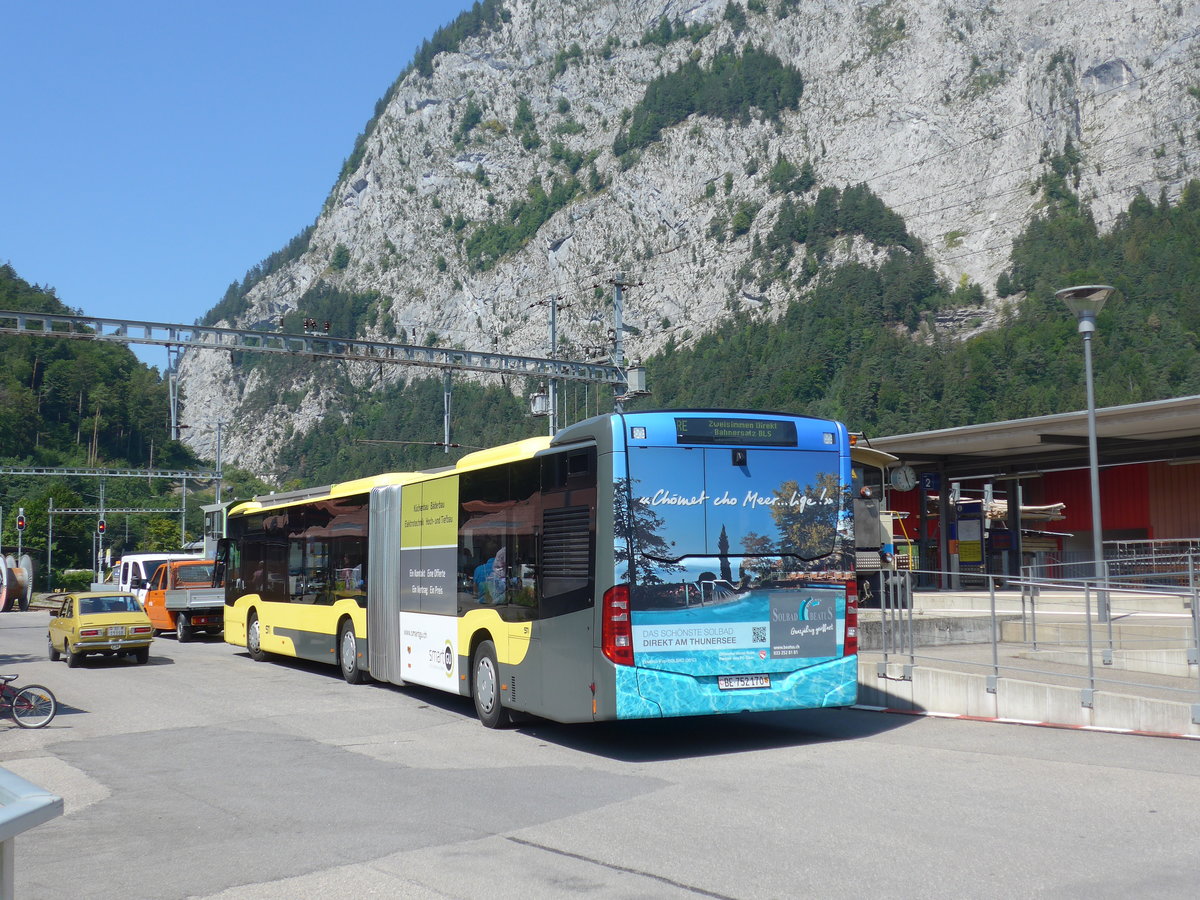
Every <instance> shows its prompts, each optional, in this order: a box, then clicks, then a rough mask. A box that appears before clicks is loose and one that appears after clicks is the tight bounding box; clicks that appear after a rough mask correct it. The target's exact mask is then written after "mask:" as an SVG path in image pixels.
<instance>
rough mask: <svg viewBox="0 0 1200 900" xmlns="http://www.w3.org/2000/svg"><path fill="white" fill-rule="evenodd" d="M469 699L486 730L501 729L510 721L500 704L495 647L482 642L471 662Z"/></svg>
mask: <svg viewBox="0 0 1200 900" xmlns="http://www.w3.org/2000/svg"><path fill="white" fill-rule="evenodd" d="M471 670H472V674H471V697H472V699H474V701H475V713H476V715H478V716H479V721H480V722H482V723H483V724H484V726H486V727H487V728H502V727H504V726H505V725H507V724H508V723H509V721H510V719H509V715H508V710H507V709H505V708H504V704H503V703H501V702H500V667H499V666H498V665H497V664H496V645H495V644H493V643H492V642H491V641H484V642H483V643H481V644H480V645H479V646H478V647H477V648H476V649H475V656H474V658H473V659H472V660H471Z"/></svg>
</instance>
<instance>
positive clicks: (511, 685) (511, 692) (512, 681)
mask: <svg viewBox="0 0 1200 900" xmlns="http://www.w3.org/2000/svg"><path fill="white" fill-rule="evenodd" d="M508 699H509V700H510V701H511V700H516V699H517V679H516V676H509V679H508Z"/></svg>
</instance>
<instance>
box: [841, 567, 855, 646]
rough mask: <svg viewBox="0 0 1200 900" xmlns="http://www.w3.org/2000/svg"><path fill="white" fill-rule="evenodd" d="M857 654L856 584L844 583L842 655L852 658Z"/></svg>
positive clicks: (851, 582) (852, 582)
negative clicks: (844, 623) (844, 616)
mask: <svg viewBox="0 0 1200 900" xmlns="http://www.w3.org/2000/svg"><path fill="white" fill-rule="evenodd" d="M857 652H858V584H856V583H855V582H854V581H848V582H847V583H846V641H845V643H844V644H843V650H842V655H843V656H853V655H854V654H856V653H857Z"/></svg>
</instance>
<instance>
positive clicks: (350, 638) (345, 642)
mask: <svg viewBox="0 0 1200 900" xmlns="http://www.w3.org/2000/svg"><path fill="white" fill-rule="evenodd" d="M338 663H339V664H340V665H341V668H342V677H343V678H345V679H346V683H347V684H362V683H363V682H364V681H365V680H366V676H365V675H364V674H363V670H362V668H361V667H360V666H359V664H358V638H357V637H356V636H355V634H354V623H353V622H351V621H350V620H349V619H347V620H346V621H344V622H343V623H342V627H341V628H340V629H339V630H338Z"/></svg>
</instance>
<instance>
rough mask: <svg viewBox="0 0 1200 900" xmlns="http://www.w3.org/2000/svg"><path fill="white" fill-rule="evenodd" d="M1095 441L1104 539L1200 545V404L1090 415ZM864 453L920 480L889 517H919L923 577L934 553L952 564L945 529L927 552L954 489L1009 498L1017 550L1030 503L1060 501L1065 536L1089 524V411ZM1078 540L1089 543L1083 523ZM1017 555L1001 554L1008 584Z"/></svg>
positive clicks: (895, 440) (958, 431) (972, 428)
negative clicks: (880, 456)
mask: <svg viewBox="0 0 1200 900" xmlns="http://www.w3.org/2000/svg"><path fill="white" fill-rule="evenodd" d="M1096 435H1097V459H1098V461H1099V467H1100V470H1101V491H1100V506H1101V520H1102V522H1103V525H1102V530H1103V531H1104V537H1105V538H1106V539H1109V540H1112V539H1119V538H1125V537H1129V536H1132V535H1135V534H1141V535H1143V536H1144V537H1146V538H1148V539H1161V538H1169V539H1176V540H1178V539H1186V538H1197V537H1200V396H1189V397H1178V398H1174V399H1170V400H1158V401H1153V402H1149V403H1136V404H1130V405H1127V406H1112V407H1105V408H1101V409H1097V410H1096ZM870 446H871V447H873V448H875V449H877V450H882V451H885V452H887V453H890V454H893V455H894V456H896V457H898V458H899V459H900V462H901V464H903V465H908V466H911V467H912V468H913V469H914V470H915V472H916V474H917V487H916V488H915V489H913V490H912V491H909V492H897V491H895V490H893V491H892V496H891V499H892V505H893V508H901V509H906V510H908V511H909V512H910V513H915V514H916V516H917V519H918V529H919V533H920V538H919V543H920V544H921V548H922V555H921V558H922V564H921V568H933V566H930V565H928V564H927V563H928V561H929V560H931V559H932V558H933V555H934V552H936V554H937V556H938V558H940V559H941V560H946V559H948V558H949V552H948V550H949V548H948V546H947V545H948V535H947V529H946V528H940V529H938V532H939V533H938V537H937V544H936V545H934V544H932V543H931V539H930V534H931V531H930V521H929V520H930V518H931V516H930V514H929V505H930V504H929V502H928V501H929V500H930V499H931V498H934V497H936V509H937V515H938V517H939V518H940V521H941V522H948V521H950V519H951V516H952V502H951V494H952V489H953V487H954V486H962V485H964V484H971V485H972V486H975V487H977V488H979V489H982V490H988V489H990V487H991V486H997V489H1002V490H1003V491H1004V492H1005V493H1006V496H1008V497H1009V498H1016V500H1017V502H1015V503H1014V502H1009V503H1008V504H1007V514H1008V516H1009V521H1008V523H1007V526H1008V529H1009V531H1010V532H1011V533H1012V534H1013V535H1015V536H1016V537H1017V539H1018V541H1019V536H1020V534H1021V521H1020V512H1019V508H1020V506H1021V505H1022V504H1023V503H1024V502H1025V500H1024V499H1023V498H1025V497H1026V496H1028V495H1030V494H1033V495H1036V497H1037V498H1038V502H1041V503H1051V502H1055V501H1056V500H1065V501H1066V507H1067V509H1068V511H1069V513H1070V522H1071V523H1073V524H1069V525H1067V526H1066V528H1065V529H1064V530H1071V529H1072V528H1074V530H1075V531H1078V530H1080V529H1079V527H1078V526H1079V525H1080V523H1084V522H1088V520H1089V518H1090V510H1091V506H1090V495H1089V494H1088V493H1087V492H1086V491H1081V490H1080V487H1081V485H1082V484H1084V483H1085V482H1086V475H1087V471H1088V469H1089V465H1090V460H1089V451H1088V415H1087V412H1086V410H1081V411H1078V412H1069V413H1061V414H1057V415H1049V416H1037V417H1033V418H1027V419H1014V420H1011V421H1006V422H989V423H986V424H981V425H967V426H963V427H960V428H946V429H941V430H937V431H924V432H915V433H912V434H900V435H892V436H888V437H882V438H873V439H871V441H870ZM1081 476H1082V478H1081ZM1032 485H1036V490H1032V491H1031V490H1030V486H1032ZM1056 494H1057V496H1056ZM1110 523H1113V525H1112V526H1110ZM1085 530H1086V531H1087V532H1088V533H1089V534H1090V532H1091V525H1090V522H1088V524H1087V525H1086V529H1085ZM1110 531H1111V533H1110ZM1015 549H1016V552H1014V553H1011V554H1008V566H1007V572H1008V574H1012V575H1017V574H1019V573H1020V565H1021V559H1022V554H1021V552H1020V547H1019V546H1018V547H1017V548H1015ZM941 568H945V566H942V567H941Z"/></svg>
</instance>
